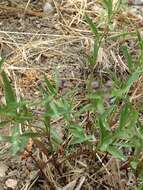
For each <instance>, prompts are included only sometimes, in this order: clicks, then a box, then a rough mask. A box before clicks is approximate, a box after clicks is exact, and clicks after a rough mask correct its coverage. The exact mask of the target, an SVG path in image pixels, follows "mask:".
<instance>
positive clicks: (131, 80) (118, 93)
mask: <svg viewBox="0 0 143 190" xmlns="http://www.w3.org/2000/svg"><path fill="white" fill-rule="evenodd" d="M142 74H143V68H138V69H137V70H136V71H135V72H134V73H132V75H130V76H129V78H128V80H127V82H126V84H125V85H124V87H123V88H122V89H114V90H113V92H112V95H113V96H116V97H122V96H123V95H126V94H127V93H128V92H129V90H130V88H131V86H132V85H133V83H134V82H135V81H136V80H138V79H139V77H140V76H141V75H142Z"/></svg>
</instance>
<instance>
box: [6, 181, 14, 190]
mask: <svg viewBox="0 0 143 190" xmlns="http://www.w3.org/2000/svg"><path fill="white" fill-rule="evenodd" d="M5 185H6V186H7V187H8V188H11V189H15V188H16V187H17V180H16V179H8V180H6V182H5Z"/></svg>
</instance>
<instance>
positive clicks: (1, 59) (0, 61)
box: [0, 57, 4, 71]
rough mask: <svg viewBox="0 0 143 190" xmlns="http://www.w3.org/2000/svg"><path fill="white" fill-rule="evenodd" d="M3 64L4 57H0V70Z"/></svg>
mask: <svg viewBox="0 0 143 190" xmlns="http://www.w3.org/2000/svg"><path fill="white" fill-rule="evenodd" d="M3 64H4V59H3V58H2V57H0V71H1V70H2V66H3Z"/></svg>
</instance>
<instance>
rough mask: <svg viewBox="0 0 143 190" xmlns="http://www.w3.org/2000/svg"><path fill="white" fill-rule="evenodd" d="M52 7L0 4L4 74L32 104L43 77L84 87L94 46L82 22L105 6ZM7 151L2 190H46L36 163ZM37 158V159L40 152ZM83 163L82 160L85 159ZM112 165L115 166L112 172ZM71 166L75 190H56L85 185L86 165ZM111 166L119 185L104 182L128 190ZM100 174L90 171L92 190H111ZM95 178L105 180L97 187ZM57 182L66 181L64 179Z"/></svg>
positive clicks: (0, 161) (0, 152)
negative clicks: (57, 76)
mask: <svg viewBox="0 0 143 190" xmlns="http://www.w3.org/2000/svg"><path fill="white" fill-rule="evenodd" d="M53 8H54V10H53V11H52V12H50V13H49V12H48V11H47V12H43V2H42V1H37V2H36V1H34V0H33V1H28V0H23V1H20V0H13V1H12V0H0V55H1V56H2V57H5V65H4V66H5V70H6V71H7V73H8V75H9V77H10V78H11V80H13V81H14V87H15V89H16V93H17V97H20V96H22V97H24V98H25V97H26V98H28V99H32V98H36V97H38V96H39V94H38V91H37V90H36V87H37V85H38V84H39V83H40V82H41V81H42V79H43V76H44V75H46V76H47V77H48V78H49V79H52V78H53V77H54V75H55V72H57V71H58V73H59V75H60V78H61V79H62V80H63V81H64V85H65V87H66V88H68V89H70V88H71V89H72V87H74V86H76V85H77V87H78V86H82V84H83V83H84V80H85V77H86V63H87V55H88V53H89V51H90V50H91V47H92V43H93V41H92V34H91V32H90V31H89V29H88V27H87V25H85V23H84V22H83V21H82V19H83V12H84V10H88V11H89V13H90V14H91V15H92V16H93V17H94V16H95V19H96V16H98V11H99V10H100V7H99V8H98V10H97V8H96V1H91V2H90V1H88V3H87V2H86V1H77V2H76V1H54V5H53ZM142 9H143V8H142V7H141V6H140V8H138V7H134V8H133V11H134V14H136V12H137V11H139V13H140V15H139V18H138V19H141V20H143V17H142V15H143V12H142ZM0 93H1V94H0V97H1V101H3V94H2V92H0ZM9 130H10V129H0V133H2V134H8V133H9ZM8 148H9V144H8V143H1V144H0V190H12V189H15V190H42V189H46V186H45V185H44V180H43V178H42V177H40V174H39V171H38V169H37V167H36V166H35V164H34V163H33V161H32V160H31V159H30V158H28V159H27V160H22V159H21V157H11V155H10V153H9V152H8ZM34 154H35V156H36V157H37V155H39V152H38V150H36V151H35V153H34ZM78 158H79V160H80V159H81V158H80V156H79V157H78ZM82 159H83V158H82ZM84 160H85V161H86V162H88V161H89V160H90V161H91V162H93V158H92V157H91V158H90V157H89V158H87V157H86V154H85V158H84ZM111 163H112V167H110V166H111ZM68 164H69V163H67V168H68V167H69V168H70V172H71V173H70V172H69V173H68V171H67V175H69V176H70V175H71V176H72V177H71V178H70V180H69V181H71V179H72V178H73V181H72V182H71V183H70V186H66V185H65V184H62V183H61V186H62V185H63V188H62V187H59V188H57V189H59V190H60V189H64V190H68V189H69V190H70V189H72V187H73V186H74V185H72V184H75V183H77V181H78V182H79V184H82V181H85V178H84V176H83V175H82V174H83V173H84V172H85V168H86V163H85V166H83V164H81V163H80V161H79V163H78V162H77V163H76V165H79V167H78V171H74V168H73V169H72V168H71V167H72V166H69V165H68ZM93 164H94V163H93ZM96 164H97V168H98V167H99V165H101V163H100V159H99V160H98V161H96ZM108 164H109V165H108V166H109V168H110V170H113V173H114V175H115V176H114V180H115V179H116V181H114V182H113V180H112V179H111V178H110V179H109V178H108V173H107V174H106V175H104V180H105V181H108V182H109V181H110V184H112V186H113V188H112V189H114V190H115V189H123V187H124V183H125V178H126V177H125V178H124V176H122V178H123V180H122V184H120V185H121V186H118V187H116V186H117V184H118V182H119V181H121V179H120V177H121V176H118V175H117V173H116V172H115V171H117V170H118V169H119V168H118V166H119V163H118V160H116V159H113V158H111V159H110V162H109V163H108ZM91 165H92V164H91ZM49 167H50V166H49ZM75 168H76V166H75ZM95 169H96V168H94V169H93V170H94V171H92V168H90V170H91V173H92V175H91V176H90V177H89V178H90V181H92V183H93V188H92V189H107V187H105V186H104V180H103V179H102V175H103V174H102V175H101V174H97V172H96V171H95ZM47 170H48V167H47ZM88 175H90V174H89V173H88ZM95 175H99V176H100V175H101V179H100V180H99V181H98V182H97V181H96V177H95ZM123 175H124V174H123ZM73 176H74V177H73ZM75 176H77V180H75V179H76V178H75ZM79 176H80V177H79ZM63 178H64V177H63ZM58 180H59V181H60V180H61V179H60V176H59V179H58ZM111 181H112V182H111ZM132 181H134V176H130V179H128V185H129V186H131V183H132ZM118 185H119V184H118ZM95 186H96V187H95ZM47 189H48V188H47ZM73 189H74V188H73ZM79 189H80V187H79ZM81 189H82V188H81ZM83 189H84V188H83ZM85 189H86V188H85ZM89 189H90V188H89ZM108 189H111V188H110V187H109V188H108Z"/></svg>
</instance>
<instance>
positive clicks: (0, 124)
mask: <svg viewBox="0 0 143 190" xmlns="http://www.w3.org/2000/svg"><path fill="white" fill-rule="evenodd" d="M9 122H10V121H1V122H0V128H3V127H4V126H5V125H7V124H8V123H9Z"/></svg>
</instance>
